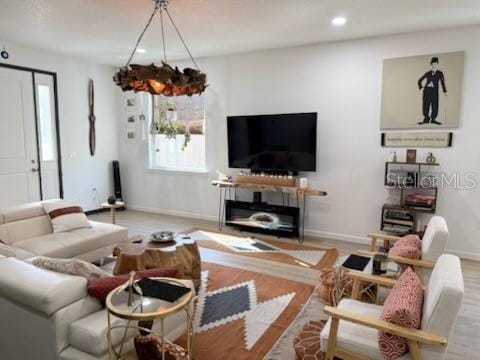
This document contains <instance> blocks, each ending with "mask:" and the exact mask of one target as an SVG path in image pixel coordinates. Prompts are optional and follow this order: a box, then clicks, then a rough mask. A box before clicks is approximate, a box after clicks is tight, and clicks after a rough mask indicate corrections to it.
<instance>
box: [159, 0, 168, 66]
mask: <svg viewBox="0 0 480 360" xmlns="http://www.w3.org/2000/svg"><path fill="white" fill-rule="evenodd" d="M164 9H166V7H165V8H160V22H161V24H162V43H163V61H164V62H165V63H167V46H166V44H165V28H164V26H163V10H164Z"/></svg>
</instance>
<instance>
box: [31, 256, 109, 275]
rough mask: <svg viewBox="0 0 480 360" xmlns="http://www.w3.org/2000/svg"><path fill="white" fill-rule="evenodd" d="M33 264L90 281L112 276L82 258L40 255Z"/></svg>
mask: <svg viewBox="0 0 480 360" xmlns="http://www.w3.org/2000/svg"><path fill="white" fill-rule="evenodd" d="M32 264H33V265H35V266H37V267H40V268H42V269H46V270H51V271H55V272H59V273H63V274H70V275H74V276H81V277H84V278H86V279H87V280H89V281H91V280H95V279H100V278H105V277H110V276H111V275H110V274H109V273H107V272H106V271H103V270H102V269H100V268H99V267H98V266H95V265H93V264H91V263H89V262H86V261H84V260H80V259H52V258H49V257H46V256H39V257H37V258H35V259H33V261H32Z"/></svg>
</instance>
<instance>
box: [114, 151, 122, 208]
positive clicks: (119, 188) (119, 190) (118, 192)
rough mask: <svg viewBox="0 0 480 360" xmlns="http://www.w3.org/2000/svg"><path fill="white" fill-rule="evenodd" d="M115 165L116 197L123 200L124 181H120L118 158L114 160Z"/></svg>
mask: <svg viewBox="0 0 480 360" xmlns="http://www.w3.org/2000/svg"><path fill="white" fill-rule="evenodd" d="M112 167H113V189H114V193H115V197H116V198H117V199H118V200H122V199H123V197H122V183H121V181H120V163H119V162H118V161H117V160H114V161H112Z"/></svg>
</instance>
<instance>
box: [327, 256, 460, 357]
mask: <svg viewBox="0 0 480 360" xmlns="http://www.w3.org/2000/svg"><path fill="white" fill-rule="evenodd" d="M352 276H354V277H355V278H356V279H357V280H358V279H363V281H365V282H376V280H378V283H380V285H382V286H386V287H391V286H393V284H394V283H395V281H394V280H391V279H385V278H382V277H378V276H371V275H363V274H361V273H353V272H352ZM463 292H464V289H463V276H462V270H461V266H460V260H459V259H458V257H456V256H453V255H448V254H444V255H442V256H440V257H439V258H438V260H437V262H436V264H435V267H434V269H433V272H432V275H431V277H430V280H429V283H428V285H427V287H426V289H425V293H424V302H423V314H422V323H421V329H420V330H415V329H407V328H404V327H401V326H398V325H394V324H391V323H389V322H386V321H382V320H379V318H380V312H381V309H382V307H381V306H378V305H373V304H367V303H362V302H360V301H357V300H352V299H344V300H342V301H341V302H340V303H339V305H338V306H337V307H336V308H333V307H326V308H325V312H326V313H327V314H328V315H330V318H329V320H328V321H327V323H326V325H325V327H324V328H323V330H322V332H321V334H320V341H321V348H322V349H325V350H326V353H327V356H326V359H327V360H333V358H334V356H335V357H338V358H341V359H360V360H365V359H375V360H383V359H384V358H383V356H382V354H381V352H380V350H379V348H378V338H377V333H378V331H379V330H382V331H385V332H388V333H391V334H394V335H398V336H401V337H404V338H406V339H407V341H408V345H409V349H410V352H409V353H406V354H405V355H403V356H402V357H401V358H400V359H401V360H406V359H413V360H420V359H423V360H442V359H444V358H445V356H446V353H447V346H446V345H447V342H448V339H449V338H450V337H451V335H452V333H453V329H454V326H455V320H456V318H457V315H458V312H459V310H460V306H461V303H462V298H463Z"/></svg>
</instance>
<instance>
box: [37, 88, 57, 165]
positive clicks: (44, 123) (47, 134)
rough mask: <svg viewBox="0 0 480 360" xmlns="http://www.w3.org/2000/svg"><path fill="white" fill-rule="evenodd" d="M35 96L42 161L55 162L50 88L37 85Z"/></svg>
mask: <svg viewBox="0 0 480 360" xmlns="http://www.w3.org/2000/svg"><path fill="white" fill-rule="evenodd" d="M37 96H38V118H39V122H40V126H39V127H40V150H41V157H42V161H55V136H54V127H53V117H52V104H51V94H50V88H49V87H48V86H46V85H38V87H37Z"/></svg>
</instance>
